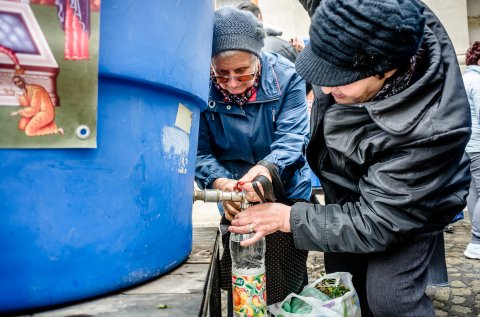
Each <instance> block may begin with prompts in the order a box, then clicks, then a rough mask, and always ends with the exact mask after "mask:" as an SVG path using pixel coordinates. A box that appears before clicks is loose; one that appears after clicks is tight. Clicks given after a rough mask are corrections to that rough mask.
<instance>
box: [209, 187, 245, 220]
mask: <svg viewBox="0 0 480 317" xmlns="http://www.w3.org/2000/svg"><path fill="white" fill-rule="evenodd" d="M236 184H237V181H236V180H235V179H228V178H217V179H216V180H215V181H214V182H213V184H212V186H213V188H214V189H218V190H221V191H224V192H233V191H235V185H236ZM222 206H223V211H224V213H225V218H226V219H227V220H229V221H232V220H233V218H234V217H235V215H236V214H238V213H239V212H240V202H235V201H223V202H222Z"/></svg>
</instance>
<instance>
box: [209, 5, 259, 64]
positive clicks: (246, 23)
mask: <svg viewBox="0 0 480 317" xmlns="http://www.w3.org/2000/svg"><path fill="white" fill-rule="evenodd" d="M264 38H265V31H264V30H263V26H262V23H261V22H260V21H259V20H257V18H255V16H254V15H253V14H252V13H251V12H248V11H242V10H239V9H236V8H234V7H230V6H225V7H221V8H220V9H218V10H217V11H215V14H214V16H213V44H212V57H213V56H215V55H217V54H218V53H220V52H224V51H231V50H240V51H247V52H250V53H253V54H255V55H257V56H258V57H260V56H261V54H262V53H261V51H262V47H263V39H264Z"/></svg>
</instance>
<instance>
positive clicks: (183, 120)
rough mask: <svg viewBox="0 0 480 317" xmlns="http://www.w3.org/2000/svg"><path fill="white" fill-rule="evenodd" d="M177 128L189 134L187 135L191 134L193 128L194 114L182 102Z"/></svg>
mask: <svg viewBox="0 0 480 317" xmlns="http://www.w3.org/2000/svg"><path fill="white" fill-rule="evenodd" d="M175 126H177V127H179V128H180V129H182V130H183V131H185V132H187V134H190V129H191V128H192V112H191V111H190V110H188V108H187V107H185V106H184V105H182V104H181V103H180V102H179V103H178V110H177V118H176V119H175Z"/></svg>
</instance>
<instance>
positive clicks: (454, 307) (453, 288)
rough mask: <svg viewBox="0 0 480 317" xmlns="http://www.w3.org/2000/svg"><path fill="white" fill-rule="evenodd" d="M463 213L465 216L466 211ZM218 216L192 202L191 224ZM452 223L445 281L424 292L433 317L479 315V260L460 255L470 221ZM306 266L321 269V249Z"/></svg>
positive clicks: (313, 271) (206, 223)
mask: <svg viewBox="0 0 480 317" xmlns="http://www.w3.org/2000/svg"><path fill="white" fill-rule="evenodd" d="M465 216H466V218H468V215H467V213H466V212H465ZM219 220H220V216H219V214H218V211H217V208H216V205H215V204H213V203H201V202H196V203H195V204H194V205H193V225H194V226H205V227H208V226H217V225H218V222H219ZM453 227H454V233H444V237H445V253H446V262H447V270H448V277H449V285H447V286H442V287H439V286H435V287H429V288H428V289H427V294H428V296H429V297H430V298H431V299H432V301H433V305H434V307H435V310H436V316H437V317H450V316H451V317H453V316H457V317H480V260H470V259H467V258H465V256H464V255H463V251H464V249H465V247H466V246H467V244H468V242H469V240H470V222H469V221H468V220H467V219H465V220H461V221H459V222H457V223H455V224H453ZM308 269H309V274H310V280H311V281H313V280H315V279H316V278H317V276H315V275H316V274H318V272H322V271H323V254H322V253H321V252H310V255H309V259H308ZM392 317H393V316H392ZM419 317H421V316H419Z"/></svg>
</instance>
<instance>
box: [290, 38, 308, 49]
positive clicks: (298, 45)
mask: <svg viewBox="0 0 480 317" xmlns="http://www.w3.org/2000/svg"><path fill="white" fill-rule="evenodd" d="M290 43H292V45H293V47H294V48H295V50H296V51H297V52H299V53H300V52H301V51H302V50H303V49H304V48H305V46H304V45H303V42H302V41H300V40H299V39H298V38H297V37H295V38H292V39H290Z"/></svg>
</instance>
